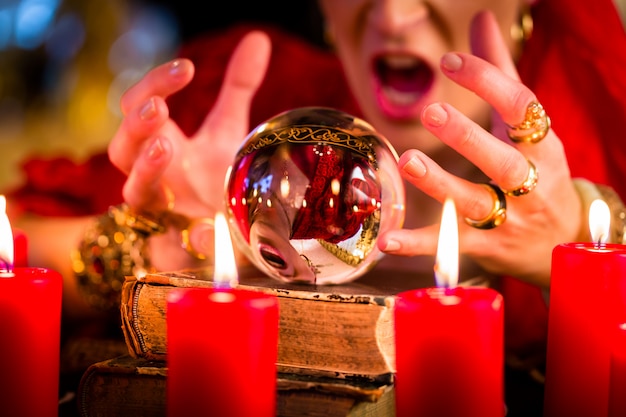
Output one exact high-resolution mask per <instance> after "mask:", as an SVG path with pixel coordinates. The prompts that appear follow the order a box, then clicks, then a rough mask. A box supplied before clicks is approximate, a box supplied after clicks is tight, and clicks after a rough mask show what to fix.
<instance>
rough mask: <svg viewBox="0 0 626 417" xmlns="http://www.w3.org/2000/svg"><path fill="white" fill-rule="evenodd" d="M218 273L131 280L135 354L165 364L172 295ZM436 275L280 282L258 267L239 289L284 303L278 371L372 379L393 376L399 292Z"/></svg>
mask: <svg viewBox="0 0 626 417" xmlns="http://www.w3.org/2000/svg"><path fill="white" fill-rule="evenodd" d="M211 277H212V271H210V270H208V269H206V270H199V271H179V272H171V273H159V274H148V275H147V276H145V277H143V278H136V277H127V279H126V281H125V283H124V285H123V288H122V302H121V315H122V322H123V324H122V328H123V331H124V337H125V340H126V344H127V346H128V348H129V353H130V355H131V356H134V357H138V358H139V357H140V358H146V359H157V360H164V359H165V355H166V353H167V340H166V317H165V314H166V307H167V302H166V295H167V293H168V291H170V290H171V289H173V288H179V287H210V286H211V285H212V282H211ZM433 281H434V278H433V276H432V275H429V276H420V275H415V274H413V275H410V274H406V273H405V274H404V275H401V274H400V273H396V272H393V273H391V272H384V271H379V272H377V273H376V274H368V275H367V276H364V277H362V278H360V279H359V280H357V281H355V282H352V283H349V284H345V285H336V286H311V285H295V284H286V283H282V282H278V281H277V280H274V279H272V278H269V277H267V276H264V275H262V274H260V273H258V272H256V271H254V270H252V269H250V270H245V271H240V287H241V288H245V289H249V290H253V291H262V292H266V293H272V294H275V295H276V296H277V297H278V299H279V311H280V329H279V340H278V363H277V365H278V369H279V371H281V372H290V373H298V372H301V373H311V372H313V373H315V374H317V375H325V374H326V375H328V376H332V377H335V378H336V377H346V376H361V377H369V378H372V379H376V378H379V377H380V376H381V375H384V374H389V373H393V372H394V371H395V346H394V328H393V311H392V308H393V304H394V294H397V293H398V292H400V291H403V290H408V289H411V288H418V287H424V286H429V285H433Z"/></svg>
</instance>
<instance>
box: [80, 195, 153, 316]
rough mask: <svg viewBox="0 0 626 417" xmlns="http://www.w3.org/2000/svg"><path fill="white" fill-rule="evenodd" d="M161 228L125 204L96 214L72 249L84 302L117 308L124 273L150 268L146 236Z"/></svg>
mask: <svg viewBox="0 0 626 417" xmlns="http://www.w3.org/2000/svg"><path fill="white" fill-rule="evenodd" d="M164 231H165V227H164V226H162V225H160V224H158V223H157V222H155V221H153V220H151V219H148V218H147V217H143V216H138V215H135V214H133V213H131V211H130V210H129V207H128V206H127V205H126V204H122V205H120V206H112V207H110V208H109V210H108V212H107V213H105V214H103V215H101V216H99V217H98V218H97V219H96V221H95V222H94V223H93V224H91V225H90V227H88V228H87V230H86V231H85V234H84V236H83V239H82V240H81V242H80V244H79V246H78V248H77V249H76V250H74V251H73V252H72V267H73V270H74V273H75V275H76V278H77V280H78V287H79V289H80V291H81V293H82V295H83V296H84V298H85V300H86V301H87V303H88V304H89V305H91V306H92V307H95V308H97V309H99V310H106V311H108V310H113V309H116V308H119V302H120V291H121V289H122V284H123V283H124V280H125V277H126V276H129V275H134V276H141V275H142V274H146V273H148V272H153V271H152V267H151V265H150V257H149V254H148V248H147V245H146V238H147V237H148V236H150V235H152V234H158V233H163V232H164Z"/></svg>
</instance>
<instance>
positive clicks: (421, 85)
mask: <svg viewBox="0 0 626 417" xmlns="http://www.w3.org/2000/svg"><path fill="white" fill-rule="evenodd" d="M370 63H371V64H370V70H371V74H372V80H373V86H374V96H375V99H376V102H377V104H378V106H379V108H380V109H381V111H382V113H383V114H384V115H386V116H387V117H389V118H392V119H398V120H403V119H409V118H415V117H419V115H420V113H421V110H422V108H423V106H424V105H425V100H426V96H427V95H428V93H429V92H430V91H431V89H432V86H433V83H434V80H435V70H434V66H433V65H432V64H431V63H429V62H428V61H427V60H426V59H424V58H422V57H420V56H418V55H416V54H413V53H410V52H407V51H383V52H379V53H376V54H374V55H373V57H372V59H371V61H370Z"/></svg>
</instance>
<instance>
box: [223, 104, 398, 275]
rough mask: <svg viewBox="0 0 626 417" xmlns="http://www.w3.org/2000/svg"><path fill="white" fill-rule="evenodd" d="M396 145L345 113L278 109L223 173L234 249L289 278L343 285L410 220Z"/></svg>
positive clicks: (376, 257)
mask: <svg viewBox="0 0 626 417" xmlns="http://www.w3.org/2000/svg"><path fill="white" fill-rule="evenodd" d="M397 161H398V155H397V153H396V151H395V150H394V149H393V147H392V145H391V144H390V143H389V142H388V141H387V139H385V138H384V137H382V136H381V135H380V134H379V133H377V132H376V131H375V130H374V128H373V127H372V126H371V125H370V124H368V123H367V122H365V121H363V120H362V119H359V118H357V117H354V116H351V115H349V114H346V113H344V112H341V111H339V110H335V109H330V108H322V107H304V108H297V109H294V110H289V111H286V112H284V113H281V114H279V115H277V116H275V117H273V118H271V119H269V120H267V121H266V122H264V123H262V124H260V125H259V126H257V127H256V128H255V129H254V130H253V131H252V132H250V134H249V135H248V136H247V137H246V140H245V142H244V144H243V145H242V147H241V148H240V149H239V151H238V153H237V156H236V157H235V161H234V163H233V165H232V167H231V170H230V172H229V174H228V176H227V184H226V196H227V199H228V201H227V206H228V210H227V216H228V218H229V224H230V225H231V230H232V234H233V239H234V241H235V244H236V245H237V246H238V248H239V249H240V250H242V252H244V253H245V254H246V256H247V257H248V258H249V259H250V261H251V262H252V263H253V264H254V265H256V267H258V268H259V269H260V270H262V271H264V272H265V273H267V274H268V275H269V276H271V277H273V278H276V279H278V280H281V281H285V282H293V283H298V282H302V283H310V284H340V283H344V282H349V281H352V280H355V279H356V278H358V277H359V276H361V275H362V274H363V273H365V272H367V271H368V270H370V269H371V268H372V267H373V266H374V265H375V264H376V262H377V261H378V260H379V259H380V257H381V256H383V253H382V252H381V251H380V250H379V249H378V247H377V245H376V242H377V240H378V236H379V235H380V234H381V233H382V232H384V231H386V230H390V229H394V228H400V227H402V225H403V223H404V215H405V204H404V199H405V195H404V185H403V182H402V178H401V176H400V172H399V170H398V167H397Z"/></svg>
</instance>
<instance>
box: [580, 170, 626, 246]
mask: <svg viewBox="0 0 626 417" xmlns="http://www.w3.org/2000/svg"><path fill="white" fill-rule="evenodd" d="M573 182H574V187H575V188H576V191H577V192H578V195H579V197H580V199H581V201H582V204H583V221H582V224H581V230H580V232H579V234H578V241H580V242H586V241H590V240H591V234H590V231H589V207H590V206H591V202H592V201H593V200H595V199H601V200H604V202H606V204H607V205H608V206H609V209H610V211H611V233H610V236H609V240H608V241H609V242H611V243H626V242H625V241H624V236H625V232H626V207H625V206H624V203H623V201H622V199H621V198H620V197H619V195H618V194H617V193H616V192H615V190H613V188H611V187H609V186H608V185H602V184H594V183H592V182H591V181H589V180H586V179H583V178H574V179H573Z"/></svg>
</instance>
